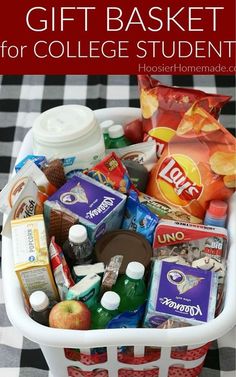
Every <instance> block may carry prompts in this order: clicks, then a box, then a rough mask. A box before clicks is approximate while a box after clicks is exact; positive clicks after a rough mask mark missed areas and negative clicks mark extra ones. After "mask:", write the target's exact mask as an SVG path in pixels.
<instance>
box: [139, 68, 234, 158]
mask: <svg viewBox="0 0 236 377" xmlns="http://www.w3.org/2000/svg"><path fill="white" fill-rule="evenodd" d="M138 82H139V89H140V105H141V110H142V120H143V131H144V134H145V136H144V140H147V139H148V138H150V137H151V138H153V139H155V140H156V143H157V156H158V157H160V156H161V154H162V151H163V149H164V147H165V145H166V144H167V143H168V142H169V141H170V140H171V138H172V137H173V136H174V134H175V131H176V129H177V127H178V125H179V123H180V121H181V119H182V118H183V116H184V114H185V112H186V111H187V110H189V108H190V107H191V106H192V105H193V103H195V102H196V101H198V103H199V106H201V107H202V108H204V109H205V110H207V111H208V112H209V113H210V114H212V115H213V116H214V117H215V118H216V119H218V117H219V114H220V110H221V108H222V107H223V106H224V104H225V103H227V102H228V101H229V100H230V98H231V97H229V96H225V95H220V94H210V93H205V92H203V91H201V90H196V89H188V88H181V87H173V86H168V85H163V84H162V83H161V82H160V81H158V80H155V79H153V78H152V77H151V76H149V75H138Z"/></svg>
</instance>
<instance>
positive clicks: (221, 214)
mask: <svg viewBox="0 0 236 377" xmlns="http://www.w3.org/2000/svg"><path fill="white" fill-rule="evenodd" d="M227 209H228V205H227V203H226V202H224V201H223V200H211V201H210V204H209V207H208V209H207V211H206V215H205V218H204V224H205V225H211V226H220V227H223V228H224V227H225V223H226V217H227Z"/></svg>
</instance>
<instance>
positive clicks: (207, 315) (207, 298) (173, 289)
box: [144, 261, 217, 327]
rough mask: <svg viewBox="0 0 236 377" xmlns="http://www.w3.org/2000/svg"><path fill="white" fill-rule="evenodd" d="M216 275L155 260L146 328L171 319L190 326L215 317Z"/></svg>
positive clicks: (145, 322) (146, 315)
mask: <svg viewBox="0 0 236 377" xmlns="http://www.w3.org/2000/svg"><path fill="white" fill-rule="evenodd" d="M216 296H217V275H216V274H215V273H214V272H211V271H202V270H198V269H196V268H192V267H188V266H181V265H176V264H175V263H168V262H161V261H155V263H154V268H153V274H152V281H151V287H150V295H149V299H148V303H147V310H146V314H145V320H144V327H159V326H160V324H162V323H163V321H164V320H168V319H169V318H171V319H174V320H177V321H179V320H180V321H183V322H185V323H189V324H191V325H197V324H200V323H204V322H208V321H210V320H211V319H213V318H214V317H215V307H216Z"/></svg>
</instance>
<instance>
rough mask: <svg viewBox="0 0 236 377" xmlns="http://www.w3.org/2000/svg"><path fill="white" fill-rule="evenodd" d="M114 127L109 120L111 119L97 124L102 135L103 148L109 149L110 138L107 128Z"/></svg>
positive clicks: (112, 122)
mask: <svg viewBox="0 0 236 377" xmlns="http://www.w3.org/2000/svg"><path fill="white" fill-rule="evenodd" d="M113 125H114V121H113V120H111V119H107V120H104V121H103V122H101V123H100V124H99V126H100V128H101V130H102V133H103V138H104V143H105V148H106V149H108V148H109V144H110V137H109V132H108V130H109V128H110V127H111V126H113Z"/></svg>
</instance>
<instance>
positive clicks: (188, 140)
mask: <svg viewBox="0 0 236 377" xmlns="http://www.w3.org/2000/svg"><path fill="white" fill-rule="evenodd" d="M235 175H236V139H235V138H234V137H233V135H231V134H230V132H228V131H227V130H226V129H225V128H224V127H223V126H222V125H221V124H220V123H219V122H218V121H217V120H216V119H215V118H214V117H212V116H211V115H210V114H209V113H208V112H207V111H206V110H204V109H203V108H201V107H199V106H198V105H197V104H194V105H193V106H192V107H191V108H190V109H189V110H188V111H187V112H186V113H185V115H184V117H183V119H182V121H181V122H180V124H179V127H178V128H177V131H176V135H175V136H174V137H173V138H172V139H171V140H170V142H169V144H168V145H166V147H165V149H164V151H163V154H162V156H161V158H160V160H159V161H158V163H157V164H156V165H155V167H154V168H153V170H152V171H151V175H150V179H149V183H148V187H147V194H148V195H151V196H154V197H155V198H156V199H158V200H159V201H161V202H163V203H168V204H171V206H174V207H176V211H180V210H181V208H182V209H183V210H184V212H187V213H189V214H190V215H191V218H194V219H195V222H199V223H201V222H202V219H203V217H204V215H205V211H206V208H207V206H208V202H209V201H210V200H213V199H218V200H227V199H228V198H229V197H230V196H231V195H232V194H233V192H234V189H235ZM192 216H193V217H192Z"/></svg>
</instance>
